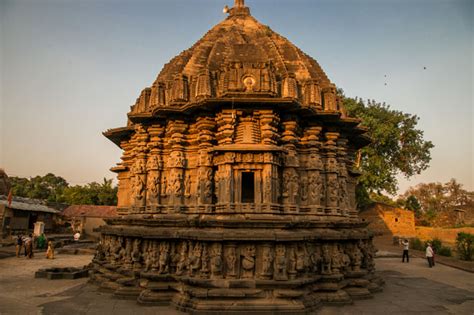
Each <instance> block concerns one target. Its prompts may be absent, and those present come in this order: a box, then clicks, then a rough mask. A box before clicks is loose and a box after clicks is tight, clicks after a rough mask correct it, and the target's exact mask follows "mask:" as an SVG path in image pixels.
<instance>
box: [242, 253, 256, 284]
mask: <svg viewBox="0 0 474 315" xmlns="http://www.w3.org/2000/svg"><path fill="white" fill-rule="evenodd" d="M254 270H255V245H247V246H246V247H245V248H244V250H243V253H242V278H245V279H248V278H253V274H254Z"/></svg>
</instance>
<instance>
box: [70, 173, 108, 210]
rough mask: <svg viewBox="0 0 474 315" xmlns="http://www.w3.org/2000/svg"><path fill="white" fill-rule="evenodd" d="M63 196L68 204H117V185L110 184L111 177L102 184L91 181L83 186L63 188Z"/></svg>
mask: <svg viewBox="0 0 474 315" xmlns="http://www.w3.org/2000/svg"><path fill="white" fill-rule="evenodd" d="M63 198H64V200H65V202H66V203H68V204H81V205H115V204H117V187H113V186H112V180H111V179H105V178H104V181H103V183H102V184H99V183H96V182H92V183H89V184H87V185H84V186H80V185H77V186H71V187H68V188H67V189H65V190H64V195H63Z"/></svg>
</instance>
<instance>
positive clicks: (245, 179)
mask: <svg viewBox="0 0 474 315" xmlns="http://www.w3.org/2000/svg"><path fill="white" fill-rule="evenodd" d="M241 191H242V201H241V202H242V203H255V174H254V172H243V173H242V187H241Z"/></svg>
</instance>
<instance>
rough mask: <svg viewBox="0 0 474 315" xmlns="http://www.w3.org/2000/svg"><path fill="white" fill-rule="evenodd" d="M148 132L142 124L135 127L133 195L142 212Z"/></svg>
mask: <svg viewBox="0 0 474 315" xmlns="http://www.w3.org/2000/svg"><path fill="white" fill-rule="evenodd" d="M148 138H149V135H148V132H147V130H146V129H145V128H144V127H143V126H142V125H137V126H136V127H135V137H134V142H135V150H134V153H135V160H134V162H133V166H132V172H131V177H133V178H131V180H132V196H133V199H134V206H135V207H136V211H138V212H142V211H144V210H145V205H146V188H147V183H146V157H147V152H148V148H147V144H148Z"/></svg>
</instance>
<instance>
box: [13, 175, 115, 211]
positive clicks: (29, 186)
mask: <svg viewBox="0 0 474 315" xmlns="http://www.w3.org/2000/svg"><path fill="white" fill-rule="evenodd" d="M10 182H11V185H12V191H13V195H14V196H17V197H27V198H33V199H41V200H46V201H50V202H62V203H67V204H87V205H115V204H117V187H116V186H115V187H113V186H112V179H105V178H104V181H103V183H101V184H99V183H96V182H92V183H89V184H86V185H83V186H81V185H76V186H69V184H68V182H67V181H66V180H65V179H64V178H62V177H60V176H56V175H54V174H51V173H48V174H46V175H45V176H35V177H32V178H29V179H28V178H21V177H11V178H10Z"/></svg>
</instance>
